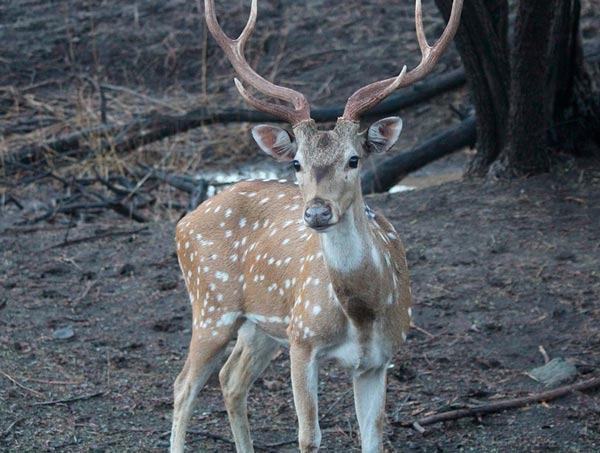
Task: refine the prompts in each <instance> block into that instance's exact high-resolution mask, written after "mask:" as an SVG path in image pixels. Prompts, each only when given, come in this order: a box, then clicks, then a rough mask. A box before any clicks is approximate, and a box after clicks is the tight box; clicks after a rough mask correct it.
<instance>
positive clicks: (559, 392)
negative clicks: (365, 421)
mask: <svg viewBox="0 0 600 453" xmlns="http://www.w3.org/2000/svg"><path fill="white" fill-rule="evenodd" d="M598 387H600V377H595V378H592V379H588V380H587V381H583V382H578V383H577V384H571V385H566V386H564V387H559V388H556V389H554V390H548V391H545V392H540V393H533V394H531V395H528V396H524V397H522V398H514V399H507V400H502V401H495V402H493V403H489V404H483V405H481V406H472V407H468V408H464V409H457V410H452V411H447V412H440V413H438V414H434V415H430V416H427V417H423V418H421V419H419V420H416V421H412V422H411V421H401V422H393V424H394V425H400V426H402V427H405V428H414V429H416V430H417V431H419V432H421V434H422V433H424V432H425V430H424V429H423V426H426V425H432V424H434V423H440V422H445V421H449V420H458V419H460V418H465V417H475V416H480V415H485V414H493V413H496V412H502V411H506V410H509V409H516V408H519V407H523V406H527V405H529V404H534V403H541V402H548V401H552V400H555V399H558V398H562V397H563V396H566V395H570V394H571V393H574V392H582V391H585V390H593V389H596V388H598Z"/></svg>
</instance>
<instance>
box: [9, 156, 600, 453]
mask: <svg viewBox="0 0 600 453" xmlns="http://www.w3.org/2000/svg"><path fill="white" fill-rule="evenodd" d="M599 189H600V166H598V165H597V164H596V165H592V166H589V167H585V168H579V167H578V168H572V169H571V170H570V171H568V172H567V173H566V174H555V175H545V176H539V177H535V178H530V179H528V180H521V181H514V182H512V183H501V182H497V183H488V184H484V185H482V184H481V182H467V181H463V182H451V183H446V184H443V185H440V186H437V187H433V188H428V189H423V190H420V191H415V192H405V193H401V194H393V195H380V196H375V197H369V199H368V202H369V204H370V205H371V206H372V207H373V208H375V209H377V210H381V211H382V212H383V213H385V215H387V216H388V218H389V219H390V220H391V221H392V222H393V223H394V225H395V226H396V228H397V229H398V231H399V232H400V234H401V235H402V237H403V238H404V241H405V243H406V246H407V253H408V260H409V266H410V270H411V278H412V284H411V286H412V291H413V295H414V298H415V302H416V307H415V314H416V316H415V324H416V325H417V326H418V327H419V328H421V329H423V330H424V331H426V332H427V333H423V331H421V330H417V329H413V330H412V332H411V334H410V335H409V337H408V341H407V343H406V346H405V347H404V348H403V349H402V350H401V351H400V352H399V353H398V354H397V356H396V357H395V358H394V360H393V367H392V368H391V369H390V373H389V380H388V399H387V414H388V424H387V426H386V431H385V432H386V447H387V448H388V450H389V451H406V450H415V451H500V452H502V451H511V450H512V451H580V452H591V451H598V449H599V448H600V394H599V393H598V391H597V390H596V391H595V392H593V391H592V392H589V393H578V394H574V395H572V396H569V397H566V398H563V399H560V400H557V401H553V402H550V403H548V404H539V405H533V406H530V407H526V408H523V409H521V410H515V411H510V412H506V413H500V414H496V415H489V416H485V417H482V418H481V419H477V420H476V419H471V418H469V419H463V420H460V421H456V422H448V423H445V424H443V425H438V426H432V427H427V433H426V435H421V434H419V433H417V432H414V431H412V430H410V429H406V428H401V427H399V426H397V425H395V424H394V423H395V422H400V421H406V420H413V419H416V418H418V417H419V416H423V415H425V414H428V413H430V412H433V411H443V410H447V409H449V408H454V407H462V406H463V405H468V404H480V403H484V402H489V401H496V400H498V399H501V398H509V397H515V396H521V395H524V394H527V393H529V392H536V391H541V390H543V387H542V386H541V385H540V384H539V383H537V382H535V381H533V380H532V379H531V378H529V377H528V376H527V375H526V373H527V371H528V370H530V369H532V368H534V367H536V366H539V365H542V364H543V363H544V358H543V355H542V354H541V353H540V351H539V347H540V346H542V347H543V348H544V349H545V351H547V354H548V355H549V356H550V358H555V357H561V358H564V359H565V360H567V361H569V362H571V363H572V364H574V365H575V366H576V368H577V373H578V378H579V379H585V378H588V377H591V376H595V375H597V374H598V369H599V367H600V306H599V305H598V300H600V274H599V273H598V269H599V267H598V262H599V260H598V257H599V256H600V250H599V244H600V228H599V227H600V224H599V223H600V208H599V207H598V206H599V205H600V197H599V196H598V193H600V192H599ZM134 227H136V229H139V226H137V225H136V226H134V225H125V224H123V221H120V220H118V221H114V222H102V223H100V222H96V223H93V224H87V225H80V226H78V227H76V228H75V229H74V230H73V231H70V233H69V235H68V239H69V240H74V239H82V242H79V243H75V244H73V245H65V241H64V240H65V237H66V233H67V230H66V228H65V227H60V226H38V227H29V228H11V229H5V230H4V231H3V232H2V233H1V235H0V247H1V249H2V250H3V253H2V261H1V263H0V266H1V274H0V275H2V277H1V280H0V285H1V287H2V298H1V299H0V325H1V326H2V330H1V332H2V333H1V334H0V357H1V360H2V367H1V370H2V376H0V382H1V387H0V420H1V422H0V429H2V432H1V435H0V448H1V449H3V450H4V451H15V452H16V451H19V452H20V451H61V452H62V451H164V450H165V449H166V447H167V440H168V431H169V426H170V415H171V404H172V400H171V388H172V383H173V381H174V379H175V377H176V375H177V373H178V372H179V369H180V368H181V366H182V364H183V360H184V358H185V354H186V349H187V341H188V338H189V336H190V323H191V321H190V309H189V304H188V303H187V298H186V294H185V289H184V284H183V281H182V279H181V278H180V275H179V270H178V266H177V260H176V258H175V253H174V246H173V231H174V224H173V223H171V222H164V223H154V224H151V225H147V226H146V227H144V229H143V230H142V231H138V232H137V233H131V234H129V233H126V234H124V235H123V236H111V237H108V238H104V239H102V238H101V239H93V238H96V237H98V236H101V235H103V234H107V233H108V234H115V233H117V232H126V231H127V230H132V229H133V228H134ZM85 238H87V239H85ZM69 329H72V331H71V330H69ZM350 389H351V385H350V377H349V375H348V373H347V372H345V371H344V370H342V369H340V368H339V367H337V366H335V365H327V366H324V367H323V369H322V371H321V375H320V389H319V391H320V408H321V426H322V428H323V446H324V447H325V451H356V450H357V448H358V439H357V424H356V420H355V418H354V412H353V405H352V393H351V391H350ZM200 401H201V402H200V405H199V409H198V410H197V411H196V414H195V416H194V419H193V421H192V424H191V426H192V432H191V433H190V434H189V436H188V438H189V445H190V447H191V448H194V449H196V451H207V452H208V451H215V452H216V451H232V449H233V447H232V445H231V444H230V443H229V442H227V441H222V440H219V439H215V438H214V436H222V437H223V438H225V439H229V436H230V434H229V428H228V422H227V416H226V413H225V410H224V407H223V402H222V399H221V396H220V390H219V385H218V382H217V380H216V379H214V380H211V381H210V382H209V384H208V385H207V387H206V388H205V389H204V390H203V392H202V394H201V398H200ZM249 402H250V403H249V404H250V418H251V425H252V430H253V434H254V438H255V440H256V442H257V444H260V445H269V444H276V443H278V442H282V441H292V443H290V444H288V445H284V446H279V447H273V448H268V450H269V451H294V450H295V448H296V446H295V444H294V443H293V439H294V437H295V423H296V422H295V413H294V409H293V403H292V394H291V389H290V382H289V360H288V355H287V353H286V352H285V351H282V353H281V354H280V355H279V356H278V357H277V358H276V359H275V360H274V362H273V364H272V365H271V366H270V367H269V368H268V369H267V371H266V372H265V373H264V375H263V376H262V377H261V378H259V380H258V381H257V383H256V384H255V386H254V388H253V390H252V392H251V394H250V398H249ZM207 435H209V436H210V437H207Z"/></svg>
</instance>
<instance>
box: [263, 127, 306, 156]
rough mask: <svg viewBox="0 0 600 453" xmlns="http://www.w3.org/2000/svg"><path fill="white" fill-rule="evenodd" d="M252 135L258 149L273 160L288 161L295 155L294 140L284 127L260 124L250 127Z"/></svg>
mask: <svg viewBox="0 0 600 453" xmlns="http://www.w3.org/2000/svg"><path fill="white" fill-rule="evenodd" d="M252 137H254V141H255V142H256V143H257V144H258V146H259V147H260V149H262V150H263V151H264V152H265V153H267V154H268V155H269V156H271V157H273V158H274V159H275V160H278V161H282V162H285V161H290V160H293V159H294V156H295V155H296V148H297V146H296V141H295V140H294V138H293V137H292V135H291V134H290V133H289V132H288V131H286V130H285V129H282V128H280V127H276V126H267V125H265V124H261V125H259V126H255V127H253V128H252Z"/></svg>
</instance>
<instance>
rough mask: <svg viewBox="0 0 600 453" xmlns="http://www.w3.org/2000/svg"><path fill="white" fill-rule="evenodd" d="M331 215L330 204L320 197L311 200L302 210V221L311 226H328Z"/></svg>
mask: <svg viewBox="0 0 600 453" xmlns="http://www.w3.org/2000/svg"><path fill="white" fill-rule="evenodd" d="M332 217H333V212H332V210H331V206H330V205H329V203H327V202H325V200H322V199H320V198H315V199H314V200H311V201H310V202H309V203H308V205H307V207H306V210H305V211H304V221H305V222H306V224H307V225H308V226H309V227H311V228H316V229H318V228H320V227H325V226H329V222H330V221H331V218H332Z"/></svg>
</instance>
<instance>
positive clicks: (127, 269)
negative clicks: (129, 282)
mask: <svg viewBox="0 0 600 453" xmlns="http://www.w3.org/2000/svg"><path fill="white" fill-rule="evenodd" d="M134 270H135V267H134V265H133V264H131V263H126V264H124V265H123V266H122V267H121V269H120V270H119V275H126V276H128V277H131V276H132V275H133V271H134Z"/></svg>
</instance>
